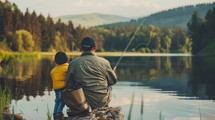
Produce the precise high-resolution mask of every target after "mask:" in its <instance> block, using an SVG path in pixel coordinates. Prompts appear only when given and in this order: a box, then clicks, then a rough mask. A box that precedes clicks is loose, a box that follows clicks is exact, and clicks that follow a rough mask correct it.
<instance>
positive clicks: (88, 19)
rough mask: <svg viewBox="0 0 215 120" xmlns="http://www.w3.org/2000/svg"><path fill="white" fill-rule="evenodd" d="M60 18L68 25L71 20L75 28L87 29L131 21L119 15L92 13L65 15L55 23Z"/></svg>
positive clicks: (56, 18) (55, 19)
mask: <svg viewBox="0 0 215 120" xmlns="http://www.w3.org/2000/svg"><path fill="white" fill-rule="evenodd" d="M59 18H60V19H61V21H62V22H65V23H68V21H69V20H71V21H72V22H73V24H74V26H78V25H79V24H80V25H81V26H85V27H89V26H97V25H103V24H111V23H117V22H125V21H129V20H130V19H131V18H128V17H122V16H117V15H108V14H100V13H90V14H81V15H65V16H60V17H55V18H54V21H55V22H56V21H57V20H58V19H59Z"/></svg>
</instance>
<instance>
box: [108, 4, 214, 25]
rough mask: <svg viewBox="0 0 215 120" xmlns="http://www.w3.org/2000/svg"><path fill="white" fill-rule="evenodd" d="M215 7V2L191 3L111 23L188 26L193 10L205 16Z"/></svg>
mask: <svg viewBox="0 0 215 120" xmlns="http://www.w3.org/2000/svg"><path fill="white" fill-rule="evenodd" d="M213 7H215V3H208V4H198V5H190V6H184V7H178V8H174V9H169V10H165V11H161V12H158V13H154V14H151V15H150V16H146V17H143V18H139V19H133V20H131V21H129V22H120V23H114V24H109V25H114V26H117V25H119V26H122V25H140V24H141V22H143V21H144V24H145V25H148V24H153V25H157V26H161V27H172V26H176V27H182V28H185V29H186V28H187V23H188V22H189V20H190V19H191V18H192V15H193V12H194V11H198V12H199V14H200V15H201V17H203V18H204V17H205V15H206V13H207V11H208V10H209V9H211V10H212V9H213Z"/></svg>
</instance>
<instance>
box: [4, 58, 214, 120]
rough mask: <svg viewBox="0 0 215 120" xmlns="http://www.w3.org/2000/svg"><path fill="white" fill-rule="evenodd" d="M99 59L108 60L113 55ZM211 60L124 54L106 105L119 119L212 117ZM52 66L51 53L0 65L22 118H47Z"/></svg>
mask: <svg viewBox="0 0 215 120" xmlns="http://www.w3.org/2000/svg"><path fill="white" fill-rule="evenodd" d="M71 58H72V59H74V57H71ZM105 58H106V59H108V60H109V61H110V62H111V64H112V65H115V64H116V62H117V60H118V57H105ZM214 61H215V57H191V56H142V57H141V56H138V57H131V56H130V57H124V58H123V59H122V61H121V63H120V64H119V66H118V68H117V75H118V77H119V79H120V81H119V82H118V83H117V84H116V85H115V86H113V98H112V101H111V103H110V104H111V106H120V107H121V109H122V112H123V113H124V117H125V120H127V119H129V118H130V119H131V120H200V116H201V118H202V120H215V102H214V100H215V79H214V74H215V63H214ZM53 67H54V62H53V57H49V58H47V57H44V58H42V59H40V60H38V59H17V60H14V61H11V62H10V63H8V64H6V65H1V66H0V82H1V86H7V87H9V88H10V89H11V90H12V96H13V100H12V101H11V108H12V107H14V109H15V112H16V113H21V114H23V115H24V116H25V118H26V119H27V120H47V114H46V113H47V112H48V109H49V110H50V111H51V112H52V110H53V106H54V99H55V96H54V92H53V91H52V89H51V85H52V83H51V79H50V77H49V72H50V70H51V69H52V68H53ZM65 111H66V108H65V109H64V113H65V114H66V112H65Z"/></svg>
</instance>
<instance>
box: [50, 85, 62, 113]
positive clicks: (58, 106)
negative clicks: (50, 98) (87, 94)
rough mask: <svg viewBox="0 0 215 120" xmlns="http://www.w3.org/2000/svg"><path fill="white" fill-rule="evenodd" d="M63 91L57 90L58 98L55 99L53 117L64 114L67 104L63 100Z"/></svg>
mask: <svg viewBox="0 0 215 120" xmlns="http://www.w3.org/2000/svg"><path fill="white" fill-rule="evenodd" d="M62 91H63V89H57V90H55V96H56V98H55V106H54V113H53V115H56V114H62V112H63V108H64V106H65V103H64V101H63V98H62Z"/></svg>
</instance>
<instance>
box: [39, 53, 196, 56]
mask: <svg viewBox="0 0 215 120" xmlns="http://www.w3.org/2000/svg"><path fill="white" fill-rule="evenodd" d="M55 53H56V52H41V55H42V56H53V55H55ZM81 53H82V52H66V54H67V55H69V56H80V55H81ZM95 53H96V55H98V56H113V57H114V56H116V57H118V56H122V55H123V56H128V57H129V56H192V54H190V53H138V52H125V53H123V52H95Z"/></svg>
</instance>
